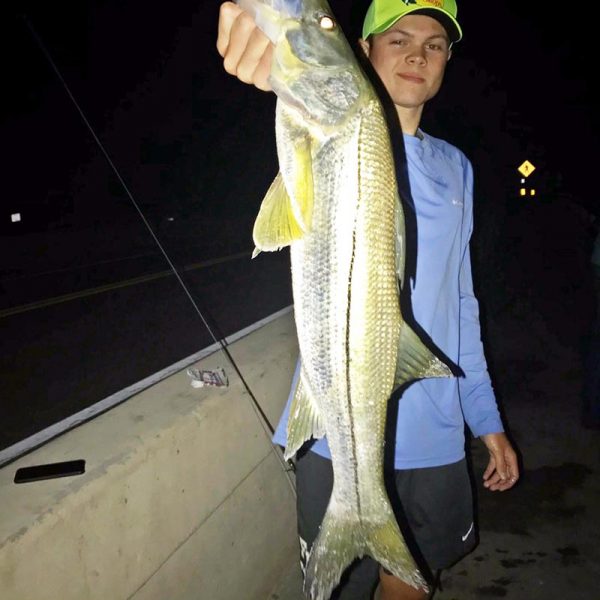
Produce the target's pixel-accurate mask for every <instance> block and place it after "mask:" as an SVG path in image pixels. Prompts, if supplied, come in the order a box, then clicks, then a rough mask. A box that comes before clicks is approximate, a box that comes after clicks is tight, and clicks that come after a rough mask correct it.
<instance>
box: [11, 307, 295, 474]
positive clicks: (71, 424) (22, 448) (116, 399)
mask: <svg viewBox="0 0 600 600" xmlns="http://www.w3.org/2000/svg"><path fill="white" fill-rule="evenodd" d="M293 308H294V307H293V305H289V306H286V307H285V308H282V309H281V310H278V311H277V312H274V313H273V314H271V315H269V316H267V317H265V318H264V319H260V321H256V322H255V323H252V324H251V325H248V327H244V329H240V330H239V331H237V332H235V333H232V334H231V335H229V336H227V337H226V338H224V342H225V344H226V345H230V344H232V343H233V342H235V341H237V340H239V339H241V338H243V337H245V336H247V335H248V334H250V333H252V332H253V331H256V330H257V329H260V328H261V327H263V326H264V325H267V324H268V323H270V322H271V321H275V319H278V318H279V317H282V316H283V315H285V314H287V313H289V312H291V311H292V310H293ZM220 350H221V345H220V344H216V343H215V344H211V345H210V346H207V347H206V348H203V349H202V350H200V351H198V352H196V353H195V354H191V355H190V356H187V357H186V358H183V359H181V360H180V361H177V362H176V363H174V364H172V365H170V366H168V367H166V368H164V369H163V370H162V371H157V372H156V373H153V374H152V375H150V376H149V377H146V378H145V379H142V380H141V381H138V382H137V383H134V384H132V385H130V386H128V387H126V388H124V389H122V390H120V391H118V392H116V393H115V394H112V395H110V396H108V397H107V398H104V400H100V401H99V402H96V403H95V404H92V406H88V407H87V408H85V409H83V410H81V411H79V412H77V413H75V414H74V415H71V416H70V417H67V418H66V419H63V420H62V421H60V422H59V423H55V424H54V425H51V426H50V427H47V428H46V429H43V430H42V431H39V432H38V433H35V434H34V435H32V436H30V437H28V438H25V439H24V440H21V441H20V442H17V443H16V444H13V445H12V446H9V447H8V448H5V449H4V450H2V451H0V467H1V466H3V465H4V464H6V463H8V462H11V461H13V460H15V459H17V458H19V457H20V456H22V455H23V454H25V453H27V452H30V451H31V450H35V449H36V448H39V447H40V446H42V445H44V444H45V443H46V442H49V441H50V440H52V439H53V438H55V437H58V436H59V435H62V434H63V433H65V432H67V431H69V430H70V429H73V428H75V427H77V426H79V425H82V424H83V423H85V422H87V421H89V420H90V419H93V418H94V417H96V416H98V415H100V414H102V413H104V412H106V411H107V410H110V409H111V408H113V407H115V406H117V405H118V404H121V403H122V402H125V400H128V399H129V398H131V397H132V396H135V395H136V394H139V393H140V392H142V391H143V390H145V389H147V388H149V387H152V386H153V385H156V384H157V383H159V382H160V381H162V380H163V379H166V378H167V377H170V376H171V375H174V374H175V373H177V372H179V371H182V370H183V369H186V368H187V367H189V366H190V365H193V364H194V363H196V362H198V361H199V360H202V359H203V358H206V357H207V356H209V355H211V354H214V353H215V352H218V351H220Z"/></svg>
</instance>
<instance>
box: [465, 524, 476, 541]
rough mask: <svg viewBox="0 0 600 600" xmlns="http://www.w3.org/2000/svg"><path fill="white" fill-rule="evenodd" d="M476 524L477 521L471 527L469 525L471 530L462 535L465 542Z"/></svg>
mask: <svg viewBox="0 0 600 600" xmlns="http://www.w3.org/2000/svg"><path fill="white" fill-rule="evenodd" d="M474 526H475V523H471V527H469V531H467V533H465V535H463V536H462V541H463V542H464V541H465V540H466V539H467V538H468V537H469V536H470V535H471V531H473V527H474Z"/></svg>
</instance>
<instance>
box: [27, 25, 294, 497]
mask: <svg viewBox="0 0 600 600" xmlns="http://www.w3.org/2000/svg"><path fill="white" fill-rule="evenodd" d="M21 17H22V18H23V20H24V21H25V24H26V25H27V28H28V29H29V31H30V33H31V35H32V36H33V38H34V39H35V41H36V43H37V45H38V46H39V48H40V50H41V51H42V53H43V54H44V56H45V57H46V60H47V61H48V62H49V63H50V66H51V67H52V69H53V71H54V72H55V73H56V76H57V77H58V79H59V80H60V82H61V83H62V85H63V87H64V88H65V91H66V92H67V94H68V96H69V98H70V99H71V101H72V102H73V105H74V106H75V108H76V109H77V112H78V113H79V115H80V116H81V118H82V119H83V122H84V123H85V125H86V127H87V128H88V129H89V131H90V133H91V134H92V137H93V138H94V140H95V142H96V144H97V145H98V147H99V148H100V151H101V152H102V154H103V155H104V157H105V158H106V160H107V161H108V164H109V165H110V167H111V169H112V170H113V172H114V174H115V175H116V176H117V178H118V180H119V182H120V183H121V185H122V186H123V189H124V190H125V193H126V194H127V196H128V198H129V199H130V200H131V203H132V204H133V206H134V207H135V210H136V211H137V213H138V214H139V216H140V218H141V219H142V222H143V223H144V225H145V226H146V229H147V230H148V232H149V233H150V235H151V236H152V239H153V240H154V242H155V243H156V245H157V246H158V249H159V250H160V252H161V254H162V255H163V257H164V258H165V260H166V261H167V264H168V265H169V268H170V269H171V270H172V271H173V274H174V275H175V277H176V278H177V281H178V282H179V284H180V285H181V287H182V289H183V291H184V293H185V295H186V296H187V297H188V300H189V301H190V302H191V304H192V306H193V307H194V310H195V311H196V313H197V315H198V316H199V317H200V319H201V321H202V323H203V324H204V326H205V327H206V329H207V330H208V333H209V334H210V336H211V338H212V339H213V340H214V342H215V343H216V344H218V345H219V346H220V347H221V350H222V351H223V353H224V354H225V356H226V357H227V359H228V360H229V362H230V363H231V366H232V367H233V369H234V371H235V372H236V373H237V375H238V377H239V378H240V381H241V382H242V385H243V386H244V388H245V390H246V392H247V393H248V396H249V397H250V400H251V406H252V408H253V409H254V412H255V413H256V416H257V418H258V420H259V422H260V424H261V426H262V428H263V431H264V432H265V434H266V436H267V437H268V438H269V442H270V443H271V447H272V449H273V452H274V453H275V455H276V456H277V458H278V460H279V462H280V463H281V466H282V468H283V470H284V472H285V473H286V476H287V479H288V481H289V483H290V485H291V487H292V490H293V492H294V494H295V493H296V490H295V485H294V483H293V482H292V479H291V477H290V474H289V472H290V471H295V465H294V463H293V462H292V461H291V460H288V461H285V459H284V458H283V453H282V452H281V450H280V449H279V446H276V445H275V444H273V443H272V442H271V439H272V436H273V434H274V433H275V429H274V428H273V425H272V424H271V422H270V421H269V419H268V417H267V415H266V414H265V412H264V410H263V409H262V407H261V406H260V403H259V402H258V400H257V399H256V396H255V395H254V393H253V392H252V390H251V389H250V386H249V385H248V383H247V382H246V380H245V379H244V376H243V375H242V373H241V372H240V369H239V368H238V366H237V363H236V362H235V360H234V359H233V356H232V355H231V353H230V352H229V349H228V348H227V344H226V343H225V341H224V338H218V337H217V336H216V335H215V334H214V332H213V330H212V328H211V326H210V325H209V323H208V321H207V320H206V318H205V317H204V315H203V313H202V311H201V310H200V308H199V307H198V304H197V303H196V301H195V300H194V298H193V296H192V294H191V293H190V291H189V289H188V287H187V285H186V284H185V282H184V281H183V279H182V277H181V275H180V274H179V271H178V270H177V268H176V267H175V265H174V263H173V262H172V261H171V258H170V257H169V254H168V253H167V251H166V250H165V248H164V247H163V245H162V244H161V242H160V240H159V239H158V237H157V236H156V234H155V233H154V230H153V229H152V226H151V225H150V223H149V222H148V220H147V219H146V216H145V215H144V213H143V211H142V209H141V208H140V206H139V204H138V203H137V202H136V200H135V198H134V197H133V194H132V193H131V192H130V190H129V188H128V187H127V184H126V183H125V181H124V179H123V178H122V177H121V173H120V172H119V170H118V169H117V167H116V165H115V164H114V163H113V161H112V159H111V157H110V155H109V154H108V152H107V150H106V149H105V148H104V145H103V144H102V142H101V141H100V138H99V137H98V136H97V135H96V132H95V130H94V128H93V127H92V125H91V123H90V122H89V120H88V119H87V117H86V116H85V113H84V112H83V109H82V108H81V106H80V105H79V103H78V102H77V100H76V99H75V96H74V95H73V94H72V92H71V90H70V88H69V86H68V84H67V82H66V81H65V79H64V78H63V76H62V74H61V72H60V70H59V69H58V67H57V65H56V63H55V62H54V60H53V59H52V56H51V55H50V52H49V51H48V49H47V48H46V46H45V44H44V42H43V41H42V39H41V37H40V36H39V35H38V33H37V31H36V30H35V28H34V26H33V24H32V23H31V22H30V21H29V19H28V17H27V15H25V14H23V15H21Z"/></svg>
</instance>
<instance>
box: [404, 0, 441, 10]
mask: <svg viewBox="0 0 600 600" xmlns="http://www.w3.org/2000/svg"><path fill="white" fill-rule="evenodd" d="M407 4H418V5H419V6H435V7H436V8H444V0H408V2H407Z"/></svg>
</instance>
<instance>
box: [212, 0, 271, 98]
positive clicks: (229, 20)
mask: <svg viewBox="0 0 600 600" xmlns="http://www.w3.org/2000/svg"><path fill="white" fill-rule="evenodd" d="M217 50H218V52H219V54H220V55H221V56H222V57H223V66H224V67H225V70H226V71H227V72H228V73H229V74H230V75H235V76H236V77H237V78H238V79H239V80H241V81H243V82H244V83H251V84H253V85H255V86H256V87H257V88H258V89H259V90H263V91H265V92H268V91H271V86H270V85H269V81H268V79H269V74H270V73H271V58H272V55H273V44H271V42H270V40H269V38H268V37H267V36H266V35H265V34H264V33H263V32H262V31H261V30H260V29H258V27H257V26H256V23H255V22H254V20H253V19H252V17H251V16H250V15H249V14H248V13H247V12H244V11H243V10H242V9H241V8H240V7H239V6H238V5H237V4H234V3H233V2H224V3H223V4H221V9H220V11H219V35H218V38H217Z"/></svg>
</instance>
